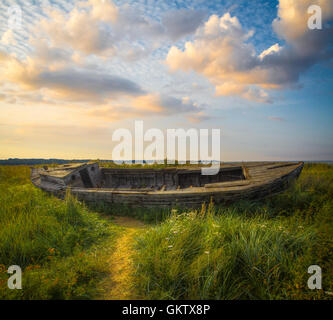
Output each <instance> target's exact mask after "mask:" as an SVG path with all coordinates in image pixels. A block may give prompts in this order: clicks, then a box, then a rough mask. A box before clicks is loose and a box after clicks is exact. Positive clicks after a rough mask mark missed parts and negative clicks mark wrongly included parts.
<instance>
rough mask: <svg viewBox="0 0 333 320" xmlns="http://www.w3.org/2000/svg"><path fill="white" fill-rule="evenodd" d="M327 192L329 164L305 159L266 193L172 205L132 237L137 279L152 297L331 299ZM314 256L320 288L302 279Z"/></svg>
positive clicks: (332, 172)
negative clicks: (282, 185)
mask: <svg viewBox="0 0 333 320" xmlns="http://www.w3.org/2000/svg"><path fill="white" fill-rule="evenodd" d="M332 196H333V166H330V165H320V164H310V165H306V166H305V168H304V170H303V173H302V175H301V177H300V179H299V180H298V181H297V182H296V183H295V184H294V185H293V186H292V187H291V188H290V189H289V190H287V191H285V192H283V193H281V194H279V195H277V196H274V197H272V198H270V199H266V200H264V201H258V202H239V203H237V204H235V205H233V206H228V207H226V208H224V207H218V206H213V205H212V204H210V205H209V206H208V207H206V206H203V207H202V209H201V210H196V211H193V210H192V211H191V210H187V211H179V212H177V211H176V210H174V211H173V214H172V215H171V217H170V218H167V219H166V221H164V222H163V223H161V224H159V225H156V226H155V227H154V228H151V229H150V230H148V231H146V233H144V234H143V235H142V236H141V237H139V239H138V242H137V254H136V257H135V261H136V264H137V274H136V276H137V279H138V280H137V287H138V289H139V290H140V291H141V292H142V294H144V295H145V296H147V298H153V299H330V298H332V296H331V295H329V294H328V293H329V292H332V291H333V273H332V265H333V241H332V235H333V220H332V210H333V197H332ZM314 264H316V265H319V266H320V267H321V268H322V274H323V290H310V289H309V288H308V287H307V280H308V278H309V276H310V275H309V274H308V273H307V270H308V267H309V266H310V265H314ZM325 291H326V292H328V293H325Z"/></svg>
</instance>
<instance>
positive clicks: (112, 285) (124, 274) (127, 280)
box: [102, 217, 145, 300]
mask: <svg viewBox="0 0 333 320" xmlns="http://www.w3.org/2000/svg"><path fill="white" fill-rule="evenodd" d="M113 222H114V223H115V224H117V225H119V226H121V227H124V228H125V230H124V231H123V233H122V234H121V235H120V237H119V238H118V240H117V242H116V246H115V248H114V251H113V253H112V254H111V256H110V259H109V261H108V264H109V270H110V277H109V278H108V279H106V280H105V281H104V283H103V284H102V286H103V291H104V292H105V294H104V296H103V299H106V300H132V299H140V297H138V296H137V295H136V294H135V293H134V288H133V280H134V279H133V274H134V266H133V261H132V259H131V257H132V254H133V239H134V237H135V235H136V234H137V233H139V232H140V231H142V229H143V228H145V225H144V224H143V223H142V222H140V221H138V220H136V219H133V218H129V217H116V218H115V219H114V220H113Z"/></svg>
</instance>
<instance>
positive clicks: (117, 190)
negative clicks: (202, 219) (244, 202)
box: [31, 162, 304, 207]
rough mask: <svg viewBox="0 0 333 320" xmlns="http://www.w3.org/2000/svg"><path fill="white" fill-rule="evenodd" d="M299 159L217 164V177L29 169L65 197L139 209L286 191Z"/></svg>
mask: <svg viewBox="0 0 333 320" xmlns="http://www.w3.org/2000/svg"><path fill="white" fill-rule="evenodd" d="M303 165H304V163H303V162H298V163H295V162H288V163H286V162H247V163H241V164H240V163H238V164H236V163H232V164H221V167H220V170H219V172H218V174H216V175H202V174H201V169H200V168H193V167H178V168H163V169H150V168H149V169H145V168H144V169H134V168H133V169H131V168H130V169H113V168H103V167H101V168H100V167H99V165H98V163H84V164H82V163H79V164H67V165H66V164H65V165H59V166H57V167H52V168H51V167H49V168H48V167H44V168H32V172H31V180H32V182H33V184H34V185H35V186H36V187H38V188H40V189H42V190H44V191H47V192H50V193H52V194H54V195H56V196H58V197H61V198H63V197H64V196H65V194H66V191H67V190H68V189H70V191H71V193H72V194H73V195H75V196H77V198H78V199H79V200H82V201H86V202H99V201H103V202H106V203H110V204H124V205H129V206H143V207H153V206H156V207H171V206H191V207H195V206H200V205H201V204H202V203H203V202H206V203H207V202H209V201H210V200H211V199H212V200H213V201H214V202H215V203H231V202H235V201H238V200H241V199H261V198H264V197H267V196H270V195H273V194H276V193H278V192H281V191H283V190H285V189H286V188H287V187H288V186H289V184H290V183H291V182H292V181H294V180H295V179H296V178H297V177H298V176H299V175H300V173H301V171H302V168H303Z"/></svg>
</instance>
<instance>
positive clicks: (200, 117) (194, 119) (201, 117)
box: [187, 111, 212, 123]
mask: <svg viewBox="0 0 333 320" xmlns="http://www.w3.org/2000/svg"><path fill="white" fill-rule="evenodd" d="M211 118H212V117H210V116H208V115H207V114H205V113H204V112H203V111H200V112H197V113H194V114H191V115H189V116H188V117H187V120H188V121H190V122H191V123H200V122H202V121H207V120H210V119H211Z"/></svg>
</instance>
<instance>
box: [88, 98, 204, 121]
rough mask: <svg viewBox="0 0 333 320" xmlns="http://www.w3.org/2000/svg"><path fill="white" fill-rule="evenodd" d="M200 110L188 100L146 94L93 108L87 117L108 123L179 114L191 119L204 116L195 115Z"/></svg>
mask: <svg viewBox="0 0 333 320" xmlns="http://www.w3.org/2000/svg"><path fill="white" fill-rule="evenodd" d="M199 110H201V109H200V107H198V106H197V105H196V103H194V102H193V101H191V100H190V99H188V98H183V99H178V98H175V97H171V96H167V95H160V94H147V95H142V96H138V97H130V98H128V99H127V100H126V102H122V103H121V105H120V104H112V105H108V106H102V107H99V108H94V109H92V110H89V111H88V114H89V115H92V116H95V117H101V118H103V119H105V120H108V121H117V120H120V119H123V118H125V117H126V118H135V117H143V116H152V115H155V116H166V115H168V116H170V115H175V114H177V115H179V114H192V113H194V115H193V117H194V118H195V117H198V119H199V118H200V117H202V120H204V115H203V114H202V115H200V114H199V113H197V112H198V111H199Z"/></svg>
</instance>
